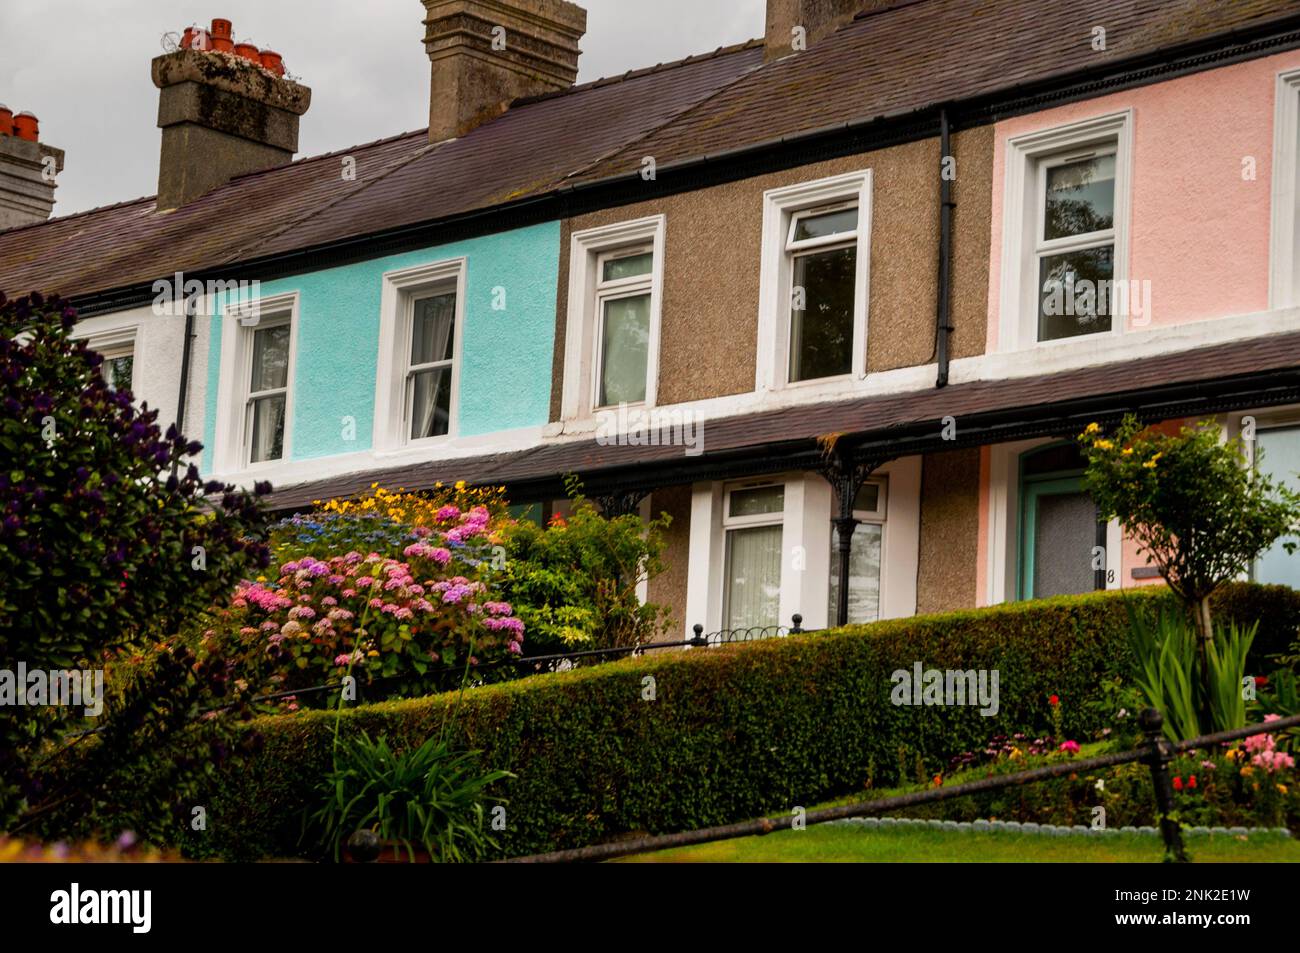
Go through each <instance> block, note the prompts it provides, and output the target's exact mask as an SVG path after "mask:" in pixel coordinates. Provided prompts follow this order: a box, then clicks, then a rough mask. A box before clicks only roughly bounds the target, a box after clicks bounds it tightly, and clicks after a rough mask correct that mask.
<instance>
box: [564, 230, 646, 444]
mask: <svg viewBox="0 0 1300 953" xmlns="http://www.w3.org/2000/svg"><path fill="white" fill-rule="evenodd" d="M666 231H667V218H666V217H665V216H663V215H652V216H650V217H648V218H640V219H635V220H632V221H627V222H618V223H615V224H613V225H604V226H601V227H599V228H589V229H584V230H582V231H579V232H574V233H573V235H572V236H571V237H570V242H569V292H568V314H567V317H566V320H565V332H564V384H563V387H562V388H561V396H560V417H561V419H562V420H585V419H587V418H590V417H592V416H593V415H594V414H595V413H596V411H597V410H599V409H603V408H598V407H597V405H596V401H597V399H598V394H599V388H600V381H599V378H598V375H599V368H600V363H599V360H600V347H601V344H600V341H599V338H600V337H601V334H600V331H601V318H602V317H603V315H602V302H603V301H604V300H607V299H604V298H602V297H601V295H600V291H601V284H602V282H601V280H600V279H601V275H602V270H601V269H602V265H603V262H604V261H606V260H608V258H610V257H622V256H623V255H626V254H628V253H629V251H630V250H631V249H635V248H641V247H647V250H649V251H651V252H652V253H653V255H654V261H653V264H652V267H651V270H650V275H649V290H650V340H649V345H648V348H649V349H648V353H647V355H646V385H645V400H644V401H643V402H641V403H639V404H636V405H629V406H638V407H647V408H649V407H654V406H655V405H656V402H657V397H658V382H659V338H660V318H661V311H662V302H663V280H664V249H665V233H666ZM644 278H645V276H638V277H637V279H635V281H636V282H637V283H638V284H640V283H642V282H643V280H644ZM628 280H629V281H631V280H632V279H628ZM605 290H608V288H607V289H605ZM637 293H644V292H637Z"/></svg>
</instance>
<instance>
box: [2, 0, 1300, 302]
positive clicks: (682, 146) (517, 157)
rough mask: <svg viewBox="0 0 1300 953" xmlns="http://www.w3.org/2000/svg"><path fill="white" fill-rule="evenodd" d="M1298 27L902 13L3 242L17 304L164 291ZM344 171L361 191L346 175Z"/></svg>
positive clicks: (922, 5) (1273, 4)
mask: <svg viewBox="0 0 1300 953" xmlns="http://www.w3.org/2000/svg"><path fill="white" fill-rule="evenodd" d="M1288 18H1297V23H1300V0H1232V2H1231V3H1224V2H1221V0H1033V2H1032V3H1031V2H1028V0H900V2H899V3H896V4H894V5H893V6H891V7H886V8H884V9H880V10H876V11H873V12H870V13H866V14H861V15H859V17H858V18H857V19H856V20H854V21H853V22H852V23H850V24H848V25H847V26H845V27H843V28H842V29H841V30H840V31H838V32H837V33H835V34H834V35H833V36H831V37H828V38H826V39H824V40H823V41H821V42H819V43H818V44H816V45H814V47H813V49H811V50H809V51H808V52H805V53H800V54H797V55H794V56H790V57H786V58H784V59H781V60H777V61H774V62H772V63H768V64H766V65H764V64H763V63H762V57H763V50H762V45H761V42H759V41H751V42H749V43H745V44H741V45H739V46H735V47H727V48H724V49H721V50H718V51H716V52H715V53H712V54H708V55H705V56H700V57H691V58H688V59H686V60H683V61H679V62H677V63H670V64H663V65H661V66H658V67H654V68H651V69H648V70H640V71H635V72H631V73H627V74H624V75H623V76H618V77H612V78H610V79H606V80H599V81H596V82H594V83H587V84H584V85H581V86H577V87H574V88H573V89H570V90H566V91H563V92H561V93H556V94H551V95H548V96H542V97H536V98H533V99H530V100H521V101H519V102H517V103H516V104H514V105H513V106H512V108H511V109H510V110H509V111H508V112H506V113H505V114H504V115H503V116H501V117H500V118H498V119H496V120H495V121H493V122H490V123H487V124H485V125H483V126H480V127H479V128H478V129H475V130H474V131H473V132H471V133H470V134H468V135H466V136H464V137H463V138H461V139H457V140H452V141H449V142H445V143H440V144H438V145H433V146H431V145H430V144H429V143H428V142H427V138H426V133H425V132H424V131H416V132H411V133H406V134H403V135H399V136H395V137H393V138H391V139H385V140H381V141H379V142H374V143H369V144H366V145H361V146H356V147H354V148H352V149H348V150H344V151H343V152H339V153H333V154H330V155H327V156H318V157H315V158H310V159H303V160H299V161H297V162H294V163H292V164H289V165H285V166H281V167H278V168H275V169H271V170H267V171H264V172H259V173H254V174H251V175H246V176H242V177H239V178H237V179H235V180H233V181H232V182H230V183H228V184H227V185H225V186H223V187H222V188H220V189H217V190H214V191H213V192H211V193H209V194H208V195H206V196H204V197H203V198H201V199H199V200H197V201H195V202H193V203H192V204H190V205H188V206H186V207H184V208H182V209H178V210H175V211H172V212H167V213H159V212H158V211H157V210H156V209H155V208H154V202H153V199H152V198H141V199H136V200H135V201H131V202H124V203H122V204H120V205H114V206H109V207H106V208H101V209H95V210H92V211H88V212H85V213H81V214H77V215H71V216H67V217H63V218H55V219H52V220H51V221H49V222H48V223H41V224H38V225H32V226H27V227H24V228H18V229H11V230H9V231H5V232H0V290H3V291H5V292H6V293H8V294H11V295H14V294H21V293H24V292H26V291H29V290H32V289H34V288H38V289H41V290H56V291H59V292H61V293H63V294H65V295H68V296H73V297H79V296H87V295H92V294H100V293H103V292H105V291H109V290H112V289H119V288H125V287H129V286H135V285H142V284H144V285H147V284H148V283H149V282H151V281H152V280H154V279H155V278H159V277H163V276H166V275H170V274H171V273H172V272H174V271H176V270H183V271H187V272H200V271H204V270H208V269H213V268H219V267H220V266H223V265H230V264H234V263H237V262H246V261H256V260H260V259H263V258H267V257H270V256H275V255H284V254H289V253H293V252H296V251H299V250H302V249H307V248H315V247H320V246H326V245H329V244H332V243H338V242H343V241H349V240H359V239H363V238H365V237H366V236H371V235H375V234H377V233H380V232H384V231H388V230H392V229H396V228H402V227H406V226H412V225H416V224H419V223H428V222H438V221H442V220H446V219H449V218H452V217H455V216H458V215H464V214H468V213H472V212H475V211H477V210H482V209H488V208H492V207H496V206H499V205H502V204H503V203H510V202H515V201H519V200H526V199H529V198H532V197H540V196H545V195H550V194H554V193H556V192H557V190H564V189H567V188H571V187H574V186H577V185H581V184H584V183H591V182H595V181H601V180H604V179H607V178H611V177H623V176H632V175H635V174H636V173H637V172H638V171H639V170H640V167H641V166H640V163H641V158H642V157H643V156H645V155H653V156H654V157H655V159H656V162H657V163H658V165H659V168H660V169H663V168H664V167H665V166H669V165H671V164H673V163H677V162H682V161H686V160H689V159H694V158H699V157H702V156H712V157H717V156H718V155H719V154H720V153H727V152H730V151H733V150H742V149H746V148H752V147H755V146H758V145H760V144H762V143H767V142H771V141H774V140H777V139H780V138H782V137H797V136H801V135H805V134H809V133H813V132H816V131H818V130H824V129H826V128H829V127H836V126H841V125H844V124H846V123H862V122H867V121H871V120H873V119H876V118H880V117H890V116H897V115H906V114H908V113H910V112H914V111H918V110H923V109H926V108H928V107H932V106H934V105H935V104H938V103H941V102H953V101H960V100H969V99H971V98H974V97H979V96H983V95H987V94H992V93H994V92H998V91H1003V92H1005V91H1011V90H1015V89H1018V88H1021V87H1028V86H1030V85H1032V84H1034V83H1041V82H1046V81H1049V80H1052V79H1054V78H1059V77H1065V76H1070V75H1075V74H1078V73H1080V72H1081V71H1086V70H1093V71H1101V72H1104V71H1105V70H1106V69H1108V68H1116V67H1117V66H1118V64H1120V63H1121V62H1126V61H1128V62H1131V61H1132V60H1133V59H1134V58H1136V57H1141V56H1146V55H1151V54H1156V53H1160V52H1163V51H1166V50H1169V49H1171V48H1173V47H1183V46H1186V45H1188V44H1193V43H1196V42H1199V41H1204V40H1207V39H1209V38H1212V37H1231V36H1232V35H1234V34H1238V33H1240V31H1244V30H1248V29H1251V28H1255V27H1261V26H1265V25H1268V24H1277V25H1279V26H1281V24H1282V21H1284V20H1287V19H1288ZM1094 26H1104V27H1105V29H1106V50H1105V51H1103V52H1097V51H1094V50H1093V49H1092V45H1091V42H1090V41H1091V39H1092V34H1091V30H1092V28H1093V27H1094ZM304 121H306V122H310V121H311V118H310V113H309V114H308V115H307V117H306V118H305V119H304ZM344 155H350V156H352V157H353V158H355V159H356V161H357V172H358V175H357V179H356V180H355V181H345V180H344V179H343V178H342V176H341V175H339V170H340V165H339V163H340V159H341V157H342V156H344ZM74 158H75V157H74Z"/></svg>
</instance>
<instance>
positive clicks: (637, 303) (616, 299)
mask: <svg viewBox="0 0 1300 953" xmlns="http://www.w3.org/2000/svg"><path fill="white" fill-rule="evenodd" d="M653 276H654V248H653V247H652V246H649V245H646V246H640V247H636V248H630V249H623V250H620V251H615V252H609V253H606V254H604V255H601V256H600V261H599V266H598V269H597V277H596V314H597V315H598V317H599V322H598V323H599V327H598V329H597V334H596V342H595V343H596V367H597V372H596V375H595V383H596V393H595V398H594V401H595V402H594V406H595V407H597V408H600V407H616V406H618V405H619V404H640V403H643V402H644V401H645V396H646V368H647V367H648V364H649V359H650V294H651V284H652V280H653Z"/></svg>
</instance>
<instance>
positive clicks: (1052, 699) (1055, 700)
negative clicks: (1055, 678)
mask: <svg viewBox="0 0 1300 953" xmlns="http://www.w3.org/2000/svg"><path fill="white" fill-rule="evenodd" d="M1047 701H1048V704H1050V705H1053V706H1055V705H1059V704H1061V699H1060V696H1058V695H1053V696H1052V697H1050V698H1049V699H1047Z"/></svg>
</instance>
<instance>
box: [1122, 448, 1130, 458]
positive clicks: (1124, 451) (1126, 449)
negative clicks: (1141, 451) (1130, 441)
mask: <svg viewBox="0 0 1300 953" xmlns="http://www.w3.org/2000/svg"><path fill="white" fill-rule="evenodd" d="M1120 453H1122V454H1123V455H1124V456H1126V457H1131V456H1133V448H1132V447H1125V448H1124V449H1123V450H1121V451H1120Z"/></svg>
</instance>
